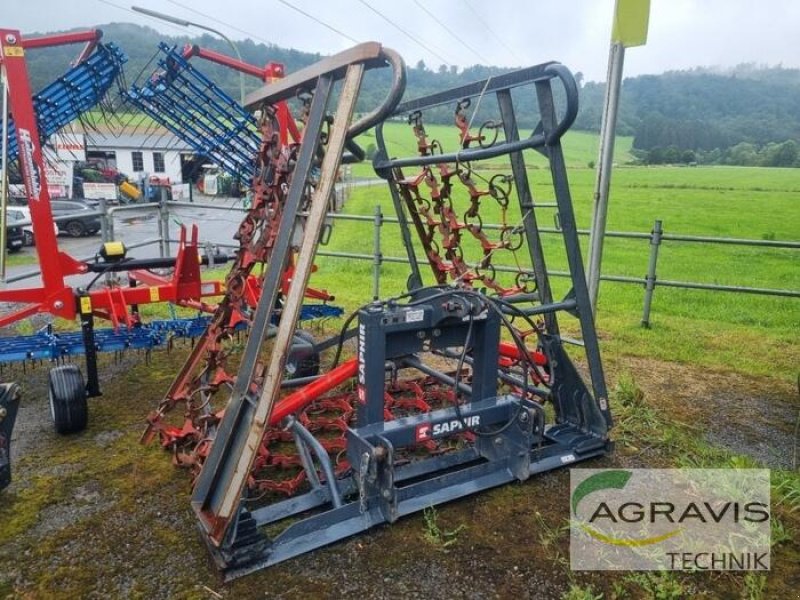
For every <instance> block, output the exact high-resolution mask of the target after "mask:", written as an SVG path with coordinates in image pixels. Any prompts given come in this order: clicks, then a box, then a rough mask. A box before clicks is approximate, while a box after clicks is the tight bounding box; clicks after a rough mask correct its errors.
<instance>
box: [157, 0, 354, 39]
mask: <svg viewBox="0 0 800 600" xmlns="http://www.w3.org/2000/svg"><path fill="white" fill-rule="evenodd" d="M170 1H172V0H170ZM278 2H280V3H281V4H283V5H285V6H288V7H289V8H291V9H292V10H294V11H297V12H299V13H300V14H301V15H303V16H305V17H308V18H309V19H311V20H312V21H314V22H315V23H319V24H320V25H322V26H323V27H325V28H327V29H329V30H330V31H333V32H334V33H338V34H339V35H340V36H342V37H343V38H346V39H348V40H350V41H351V42H353V43H354V44H358V43H360V42H359V41H358V40H357V39H355V38H354V37H352V36H349V35H347V34H346V33H345V32H344V31H339V30H338V29H336V27H334V26H333V25H329V24H328V23H326V22H325V21H322V20H321V19H318V18H317V17H315V16H314V15H312V14H310V13H307V12H306V11H304V10H303V9H302V8H298V7H297V6H295V5H294V4H292V3H291V2H287V0H278Z"/></svg>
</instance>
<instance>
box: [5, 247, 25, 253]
mask: <svg viewBox="0 0 800 600" xmlns="http://www.w3.org/2000/svg"><path fill="white" fill-rule="evenodd" d="M22 248H23V247H22V246H11V247H10V248H9V249H8V253H9V254H16V253H17V252H19V251H20V250H22Z"/></svg>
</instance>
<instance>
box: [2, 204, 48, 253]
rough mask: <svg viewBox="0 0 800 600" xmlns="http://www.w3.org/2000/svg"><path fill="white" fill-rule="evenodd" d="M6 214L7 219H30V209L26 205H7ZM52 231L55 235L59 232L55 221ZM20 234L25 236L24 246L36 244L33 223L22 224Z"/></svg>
mask: <svg viewBox="0 0 800 600" xmlns="http://www.w3.org/2000/svg"><path fill="white" fill-rule="evenodd" d="M6 214H7V215H8V219H9V221H30V220H31V209H30V208H28V207H27V206H9V207H8V209H6ZM53 232H54V233H55V234H56V236H57V235H58V234H59V233H60V231H59V229H58V224H57V223H53ZM22 234H23V236H24V237H25V245H26V246H35V245H36V237H35V236H34V234H33V225H23V226H22Z"/></svg>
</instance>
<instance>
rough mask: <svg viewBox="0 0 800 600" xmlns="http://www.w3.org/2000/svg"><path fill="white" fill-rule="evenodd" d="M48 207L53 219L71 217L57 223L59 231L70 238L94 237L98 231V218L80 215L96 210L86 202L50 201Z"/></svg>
mask: <svg viewBox="0 0 800 600" xmlns="http://www.w3.org/2000/svg"><path fill="white" fill-rule="evenodd" d="M50 207H51V209H52V211H53V216H54V217H64V216H67V215H69V216H71V217H73V218H71V219H64V220H60V221H58V226H59V230H61V231H63V232H65V233H67V234H68V235H71V236H72V237H81V236H84V235H94V234H96V233H97V232H98V231H100V217H97V216H87V215H83V214H81V213H88V212H94V211H95V210H97V209H96V207H94V206H92V205H91V204H89V203H88V202H84V201H83V200H51V201H50Z"/></svg>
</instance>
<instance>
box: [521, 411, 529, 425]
mask: <svg viewBox="0 0 800 600" xmlns="http://www.w3.org/2000/svg"><path fill="white" fill-rule="evenodd" d="M519 422H520V423H527V422H528V413H526V412H523V413H520V415H519Z"/></svg>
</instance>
